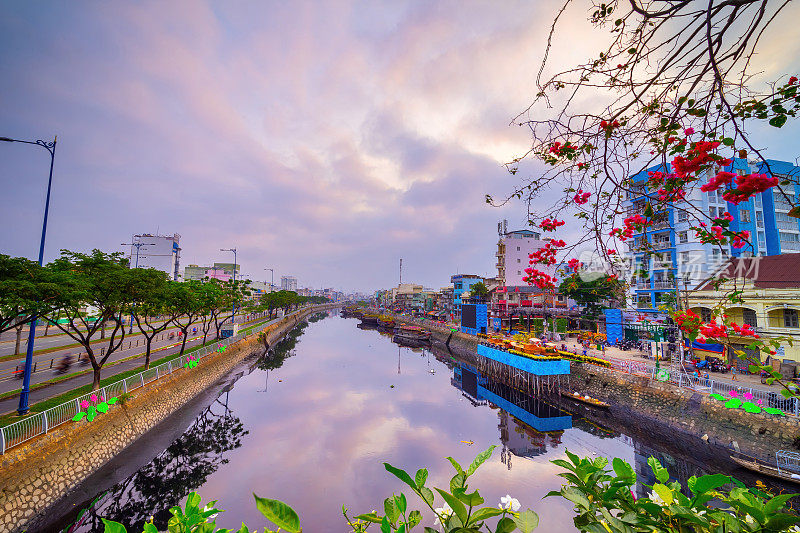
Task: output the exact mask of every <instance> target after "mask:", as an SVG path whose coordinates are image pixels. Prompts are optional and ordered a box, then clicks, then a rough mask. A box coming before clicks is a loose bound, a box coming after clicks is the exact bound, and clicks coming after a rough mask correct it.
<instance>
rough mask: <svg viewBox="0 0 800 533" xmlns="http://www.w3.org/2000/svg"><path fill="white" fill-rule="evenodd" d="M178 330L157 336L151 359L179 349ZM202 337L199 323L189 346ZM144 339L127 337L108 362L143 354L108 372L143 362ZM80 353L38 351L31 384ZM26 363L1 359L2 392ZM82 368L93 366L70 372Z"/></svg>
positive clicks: (79, 350) (16, 380) (15, 380)
mask: <svg viewBox="0 0 800 533" xmlns="http://www.w3.org/2000/svg"><path fill="white" fill-rule="evenodd" d="M243 318H244V319H246V318H247V316H246V315H245V316H244V317H241V316H240V317H237V320H236V322H237V323H240V324H241V323H242V322H241V321H242V319H243ZM260 320H266V319H261V318H259V319H255V321H260ZM192 327H194V326H192ZM177 332H178V330H177V328H168V329H167V330H166V331H165V332H164V333H163V334H159V335H158V336H157V337H156V339H157V340H154V341H153V344H152V354H151V360H156V359H160V358H162V357H164V356H165V355H168V354H169V353H174V352H177V351H178V350H179V349H180V340H179V337H178V335H177ZM170 333H174V337H173V338H172V339H170V337H169V336H170ZM213 335H214V332H213V331H212V332H209V338H213ZM202 339H203V335H202V332H201V331H200V330H199V327H198V333H197V334H196V335H192V334H191V333H190V336H189V339H188V340H187V341H186V346H187V348H189V347H191V346H196V345H197V344H199V343H200V342H201V341H202ZM70 341H71V339H70ZM37 343H38V341H37ZM144 343H145V339H144V336H143V335H138V336H134V337H131V338H130V340H125V341H124V342H123V347H124V348H123V349H120V350H117V351H116V352H114V353H113V354H111V357H109V359H108V361H107V362H106V365H108V364H110V363H112V362H114V361H119V360H120V359H125V358H126V357H130V356H132V355H142V357H138V358H136V359H134V360H132V361H130V362H128V363H120V364H119V365H115V366H114V367H111V368H113V370H109V371H108V372H111V373H118V372H121V371H122V370H119V368H122V367H123V366H125V368H124V370H129V368H127V366H126V365H128V364H130V365H131V368H135V367H137V366H140V365H141V364H142V363H143V355H144ZM62 344H63V343H62ZM106 346H107V343H103V344H98V345H96V347H95V351H96V352H95V353H96V356H98V357H99V354H100V350H101V347H106ZM167 347H174V349H172V350H166V349H165V348H167ZM78 353H85V352H84V351H83V350H82V348H80V347H70V348H64V349H63V350H56V351H53V352H50V353H47V354H42V355H35V356H34V358H33V360H34V363H35V366H36V371H35V372H34V373H33V374H32V375H31V385H34V384H36V383H41V382H43V381H48V380H50V379H53V378H55V377H58V375H57V374H56V373H55V370H54V368H55V367H57V366H58V364H59V361H60V360H61V359H62V358H63V357H64V355H67V354H70V355H76V354H78ZM23 366H24V358H23V359H14V360H10V361H2V362H0V394H2V393H5V392H9V391H12V390H16V389H19V388H20V387H21V386H22V380H21V379H20V378H19V376H20V375H21V373H20V372H16V371H17V370H21V369H22V368H23ZM83 369H87V370H89V369H91V365H89V364H85V365H84V364H79V363H74V364H73V365H72V366H71V367H70V368H69V371H68V372H69V373H72V372H77V371H79V370H83ZM108 372H103V375H110V374H108ZM88 379H89V382H91V375H90V376H89V378H88ZM70 381H72V380H70ZM81 384H82V383H81ZM77 386H79V385H74V384H73V385H70V386H69V387H67V389H70V388H74V387H77ZM48 388H50V387H48ZM49 396H52V394H48V397H49Z"/></svg>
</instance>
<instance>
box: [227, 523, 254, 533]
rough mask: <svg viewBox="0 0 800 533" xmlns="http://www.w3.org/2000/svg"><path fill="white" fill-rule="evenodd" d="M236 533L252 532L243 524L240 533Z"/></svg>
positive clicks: (238, 532)
mask: <svg viewBox="0 0 800 533" xmlns="http://www.w3.org/2000/svg"><path fill="white" fill-rule="evenodd" d="M220 533H221V530H220ZM236 533H250V530H249V529H247V526H246V525H244V522H242V527H240V528H239V531H237V532H236Z"/></svg>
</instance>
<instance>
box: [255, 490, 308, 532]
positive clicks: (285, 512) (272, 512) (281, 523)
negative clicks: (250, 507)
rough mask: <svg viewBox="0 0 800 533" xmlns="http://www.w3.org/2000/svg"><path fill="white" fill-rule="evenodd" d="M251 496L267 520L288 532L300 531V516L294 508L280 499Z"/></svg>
mask: <svg viewBox="0 0 800 533" xmlns="http://www.w3.org/2000/svg"><path fill="white" fill-rule="evenodd" d="M253 497H254V498H255V499H256V507H258V510H259V511H261V514H263V515H264V517H265V518H266V519H267V520H269V521H270V522H272V523H273V524H275V525H276V526H278V527H279V528H281V529H285V530H286V531H288V532H289V533H299V532H300V518H298V516H297V513H296V512H294V509H292V508H291V507H289V506H288V505H286V504H285V503H283V502H282V501H280V500H270V499H268V498H259V497H258V496H256V495H255V494H253Z"/></svg>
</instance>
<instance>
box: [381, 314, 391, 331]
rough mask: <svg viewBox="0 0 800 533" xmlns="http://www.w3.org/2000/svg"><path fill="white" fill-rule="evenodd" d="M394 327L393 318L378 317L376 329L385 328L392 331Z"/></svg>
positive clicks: (388, 316)
mask: <svg viewBox="0 0 800 533" xmlns="http://www.w3.org/2000/svg"><path fill="white" fill-rule="evenodd" d="M394 326H395V322H394V318H393V317H391V316H390V315H380V316H378V327H380V328H386V329H393V328H394Z"/></svg>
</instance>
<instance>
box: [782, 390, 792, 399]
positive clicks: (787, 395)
mask: <svg viewBox="0 0 800 533" xmlns="http://www.w3.org/2000/svg"><path fill="white" fill-rule="evenodd" d="M781 396H783V397H784V398H792V397H794V393H793V392H792V391H790V390H786V389H781Z"/></svg>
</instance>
